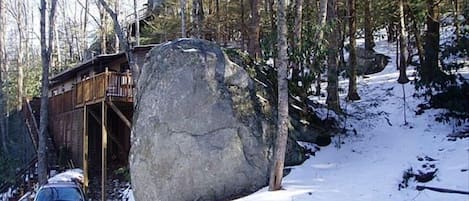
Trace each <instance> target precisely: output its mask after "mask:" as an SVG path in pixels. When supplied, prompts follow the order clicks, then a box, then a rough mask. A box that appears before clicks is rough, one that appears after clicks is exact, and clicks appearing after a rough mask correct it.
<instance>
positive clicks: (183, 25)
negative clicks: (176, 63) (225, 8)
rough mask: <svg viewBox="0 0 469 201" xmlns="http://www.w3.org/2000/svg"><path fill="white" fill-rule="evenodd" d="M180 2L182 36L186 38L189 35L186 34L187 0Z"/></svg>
mask: <svg viewBox="0 0 469 201" xmlns="http://www.w3.org/2000/svg"><path fill="white" fill-rule="evenodd" d="M217 2H218V1H217ZM180 4H181V37H182V38H185V37H187V36H186V0H180ZM217 26H218V25H217Z"/></svg>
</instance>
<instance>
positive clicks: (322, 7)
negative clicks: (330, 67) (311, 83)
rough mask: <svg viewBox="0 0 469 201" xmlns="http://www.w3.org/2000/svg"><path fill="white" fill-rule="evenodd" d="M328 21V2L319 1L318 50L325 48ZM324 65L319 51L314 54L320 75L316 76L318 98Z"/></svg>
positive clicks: (314, 64) (325, 0) (324, 0)
mask: <svg viewBox="0 0 469 201" xmlns="http://www.w3.org/2000/svg"><path fill="white" fill-rule="evenodd" d="M326 19H327V0H320V1H319V13H318V23H319V30H318V34H317V36H316V38H317V43H318V48H321V49H322V47H323V43H324V41H323V40H324V25H325V24H326ZM323 64H324V60H323V59H322V58H319V54H318V53H317V51H316V52H315V53H314V63H313V66H314V67H315V68H316V69H317V70H318V75H317V76H316V77H317V79H316V94H315V95H316V96H320V95H321V68H322V67H321V66H322V65H323Z"/></svg>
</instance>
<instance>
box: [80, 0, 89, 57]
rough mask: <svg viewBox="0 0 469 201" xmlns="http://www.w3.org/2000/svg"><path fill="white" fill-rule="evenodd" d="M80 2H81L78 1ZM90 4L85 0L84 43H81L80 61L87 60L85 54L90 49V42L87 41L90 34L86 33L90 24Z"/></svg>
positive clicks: (82, 35)
mask: <svg viewBox="0 0 469 201" xmlns="http://www.w3.org/2000/svg"><path fill="white" fill-rule="evenodd" d="M78 2H79V1H78ZM88 6H89V2H88V0H85V5H84V6H83V10H84V11H83V12H84V14H83V22H82V26H83V27H82V30H81V31H82V32H81V38H82V43H81V51H80V52H81V54H80V55H81V56H80V59H81V60H84V59H85V52H86V48H88V41H87V40H86V38H87V35H88V32H87V31H86V28H87V24H88V12H89V7H88Z"/></svg>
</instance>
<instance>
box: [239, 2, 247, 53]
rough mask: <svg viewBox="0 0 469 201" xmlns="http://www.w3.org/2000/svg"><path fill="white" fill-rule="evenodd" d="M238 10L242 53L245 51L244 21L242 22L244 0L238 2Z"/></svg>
mask: <svg viewBox="0 0 469 201" xmlns="http://www.w3.org/2000/svg"><path fill="white" fill-rule="evenodd" d="M240 7H241V8H240V9H241V25H240V26H241V27H240V31H241V43H240V45H241V50H242V51H245V50H246V45H245V43H246V33H247V32H246V24H245V21H244V0H240Z"/></svg>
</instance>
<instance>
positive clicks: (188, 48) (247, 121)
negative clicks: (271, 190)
mask: <svg viewBox="0 0 469 201" xmlns="http://www.w3.org/2000/svg"><path fill="white" fill-rule="evenodd" d="M137 88H138V93H139V94H138V96H137V98H136V101H137V105H136V108H135V112H134V119H133V122H134V125H133V129H132V148H131V150H130V173H131V177H132V185H133V186H132V188H133V190H134V192H133V193H134V195H135V199H136V200H161V201H170V200H178V201H189V200H190V201H192V200H228V199H230V198H233V197H236V196H240V195H244V194H247V193H250V192H254V191H256V190H257V189H259V188H260V187H262V186H265V185H267V182H268V176H269V172H268V169H269V165H270V160H271V155H272V144H273V135H274V131H275V130H274V128H275V127H274V125H275V124H274V121H275V117H274V115H273V114H264V113H263V112H262V106H261V103H260V100H259V98H258V97H256V93H255V91H254V89H253V83H252V80H251V79H250V78H249V76H248V74H247V73H246V71H245V70H244V69H243V68H241V67H239V66H238V65H236V64H234V63H232V62H230V61H229V60H228V58H227V57H226V55H225V54H224V53H223V52H222V50H221V49H220V48H219V47H218V46H217V45H216V44H213V43H211V42H208V41H205V40H197V39H181V40H178V41H175V42H171V43H167V44H163V45H161V46H159V47H155V48H154V49H153V50H152V51H151V52H149V54H148V55H147V59H146V63H145V65H144V66H143V68H142V72H141V75H140V77H139V81H138V85H137Z"/></svg>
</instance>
